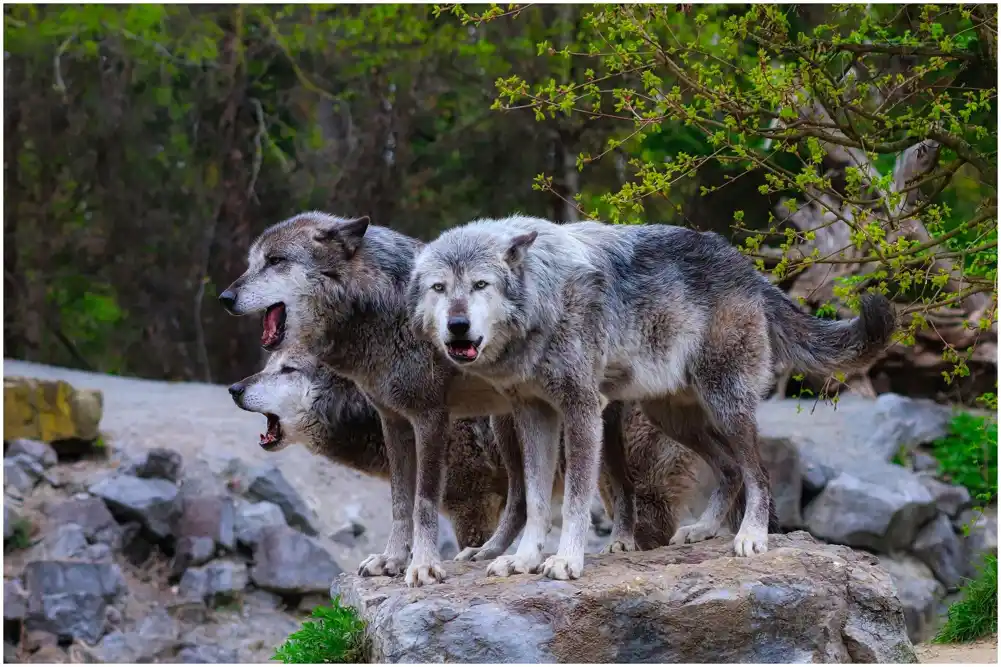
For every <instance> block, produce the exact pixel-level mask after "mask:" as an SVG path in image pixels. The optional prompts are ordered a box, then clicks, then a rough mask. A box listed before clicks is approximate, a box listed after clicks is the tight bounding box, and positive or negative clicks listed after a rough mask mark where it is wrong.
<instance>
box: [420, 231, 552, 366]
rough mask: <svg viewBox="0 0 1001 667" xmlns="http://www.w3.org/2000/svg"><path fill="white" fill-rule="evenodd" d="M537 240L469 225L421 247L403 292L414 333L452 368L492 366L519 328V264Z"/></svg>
mask: <svg viewBox="0 0 1001 667" xmlns="http://www.w3.org/2000/svg"><path fill="white" fill-rule="evenodd" d="M537 235H538V234H537V232H534V231H532V232H528V233H522V234H518V233H511V232H510V231H508V232H504V231H503V230H502V229H498V228H496V227H489V226H487V227H484V226H478V225H476V224H475V223H473V224H471V225H466V226H464V227H458V228H456V229H452V230H449V231H447V232H445V233H444V234H442V235H441V236H440V237H439V238H438V239H437V240H436V241H434V242H433V243H430V244H428V245H427V246H425V247H424V248H423V249H422V250H421V252H420V253H418V255H417V258H416V260H415V262H414V270H413V273H412V274H411V277H410V284H409V287H408V298H409V302H410V307H411V315H412V318H413V325H414V327H415V328H416V329H417V330H418V332H419V333H420V334H421V335H423V336H424V337H426V338H427V339H428V340H430V341H432V342H433V343H434V344H435V345H436V346H437V347H439V348H440V349H441V350H442V351H443V352H444V353H445V355H446V356H447V357H448V358H449V359H451V360H452V362H454V363H455V364H456V365H459V366H475V365H476V364H478V363H488V362H490V361H494V360H496V359H497V357H498V356H499V355H500V353H501V351H502V350H503V349H504V346H505V343H506V342H507V341H509V340H510V339H511V338H512V337H513V336H514V335H515V333H516V331H518V330H519V329H520V327H521V326H522V325H523V322H522V321H521V320H522V318H523V316H524V313H523V308H522V307H523V305H524V301H525V291H526V286H525V272H524V270H523V269H524V267H523V262H524V259H525V253H526V252H527V251H528V249H529V247H530V246H531V245H532V243H533V242H534V241H535V239H536V236H537Z"/></svg>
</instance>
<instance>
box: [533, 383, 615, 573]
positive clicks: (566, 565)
mask: <svg viewBox="0 0 1001 667" xmlns="http://www.w3.org/2000/svg"><path fill="white" fill-rule="evenodd" d="M564 386H565V385H564ZM575 389H576V388H575ZM560 399H561V401H560V402H561V407H562V408H563V420H564V421H563V424H564V432H563V437H564V441H563V442H564V456H565V457H566V474H565V476H564V480H563V533H562V534H561V535H560V546H559V548H558V549H557V551H556V555H555V556H550V557H549V558H548V559H546V562H545V563H543V565H542V573H543V574H544V575H546V576H547V577H549V578H550V579H577V578H578V577H580V575H581V574H582V573H583V571H584V546H585V545H586V544H587V533H588V531H589V530H590V528H591V496H592V495H593V494H594V489H595V488H596V487H597V485H598V471H599V468H600V466H601V436H602V423H601V401H600V395H599V394H598V392H597V390H596V389H595V390H592V389H591V388H589V387H580V388H579V389H577V390H575V391H574V392H573V393H572V395H564V396H561V397H560Z"/></svg>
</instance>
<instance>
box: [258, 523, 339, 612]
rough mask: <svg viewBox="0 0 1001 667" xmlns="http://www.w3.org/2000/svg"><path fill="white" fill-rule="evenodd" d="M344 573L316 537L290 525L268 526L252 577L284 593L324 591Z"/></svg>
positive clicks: (260, 540)
mask: <svg viewBox="0 0 1001 667" xmlns="http://www.w3.org/2000/svg"><path fill="white" fill-rule="evenodd" d="M340 573H341V568H340V567H339V566H338V565H337V563H335V562H334V559H333V557H332V556H331V555H330V554H329V553H327V551H326V550H325V549H324V548H323V547H321V546H320V545H319V544H318V543H316V542H315V541H314V540H312V539H310V538H309V537H306V536H305V535H303V534H302V533H299V532H297V531H295V530H293V529H292V528H289V527H288V526H267V527H265V528H262V529H261V531H260V537H259V539H258V542H257V546H256V548H255V549H254V567H253V568H252V569H251V571H250V578H251V580H252V581H253V582H254V584H256V585H257V586H259V587H260V588H263V589H265V590H270V591H274V592H276V593H282V594H289V593H294V594H303V595H305V594H308V593H323V592H326V591H327V590H328V589H329V588H330V582H331V581H333V579H334V578H335V577H336V576H337V575H339V574H340Z"/></svg>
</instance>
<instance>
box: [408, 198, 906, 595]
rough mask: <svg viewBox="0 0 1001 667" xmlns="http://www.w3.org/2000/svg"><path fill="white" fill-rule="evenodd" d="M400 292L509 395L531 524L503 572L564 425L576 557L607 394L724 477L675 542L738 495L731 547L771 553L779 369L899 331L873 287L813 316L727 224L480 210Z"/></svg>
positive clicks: (471, 369) (533, 528) (821, 361)
mask: <svg viewBox="0 0 1001 667" xmlns="http://www.w3.org/2000/svg"><path fill="white" fill-rule="evenodd" d="M408 300H409V302H410V304H411V306H410V307H411V311H412V313H413V322H412V324H413V326H414V327H415V328H417V329H418V330H419V331H420V332H421V334H422V335H423V336H424V337H425V338H426V339H427V340H430V341H432V342H433V343H434V345H435V346H436V347H437V348H438V349H439V350H440V351H441V352H442V354H444V355H445V356H446V357H447V358H448V359H449V360H450V361H451V362H452V363H453V364H454V365H455V366H456V367H457V368H461V369H462V370H463V371H464V372H465V373H468V374H470V375H478V376H480V377H482V378H484V379H485V380H487V381H489V382H490V383H491V384H493V385H494V386H495V387H496V388H497V389H498V390H499V391H501V392H503V393H504V394H505V395H507V396H508V397H509V399H510V400H511V401H512V405H513V406H514V410H515V412H514V417H515V423H516V428H517V431H518V436H519V439H520V440H521V443H522V445H523V447H524V458H525V470H526V473H525V485H526V492H527V497H528V501H527V502H528V506H527V510H528V524H527V526H526V529H525V532H524V534H523V537H522V540H521V542H520V543H519V546H518V551H517V553H516V554H515V556H513V557H503V560H504V562H499V561H502V559H498V560H496V561H494V563H493V564H492V565H491V567H495V569H496V570H498V572H497V573H499V574H503V573H505V572H503V571H508V572H521V571H525V569H526V564H527V563H531V562H534V561H535V560H536V559H538V558H539V554H538V551H539V544H538V534H539V531H540V528H539V526H542V525H544V522H545V519H544V516H543V515H544V514H545V513H548V510H549V496H550V492H551V488H552V483H551V480H552V475H553V470H554V468H553V459H554V452H555V451H556V448H557V435H558V433H559V428H560V425H561V424H562V425H563V427H564V429H565V430H564V437H565V452H566V459H567V460H566V487H567V493H566V495H565V496H564V503H563V523H564V532H563V534H562V536H561V541H560V547H559V550H558V552H557V554H556V555H555V556H553V557H551V558H550V559H549V560H548V561H547V563H546V566H545V569H546V570H547V571H555V572H556V574H554V575H551V576H557V577H559V578H564V575H567V576H570V577H574V576H579V573H580V570H581V569H582V567H583V550H582V545H583V538H584V533H585V531H586V530H587V525H588V524H587V499H588V495H587V489H589V488H590V487H591V485H593V483H594V481H595V479H596V476H597V462H598V456H599V451H600V446H601V413H602V404H603V402H604V401H622V400H630V401H640V402H641V404H642V409H643V412H644V413H645V414H646V416H647V417H648V418H649V419H650V421H652V422H653V423H654V424H656V425H657V426H658V427H659V428H660V429H661V430H662V431H663V432H664V433H665V434H666V435H668V436H669V437H671V438H673V439H674V440H677V441H678V442H680V443H681V444H683V445H685V446H687V447H689V448H691V449H692V450H693V451H695V452H696V453H698V454H699V455H700V456H702V457H703V458H704V459H705V460H706V462H707V463H708V464H709V465H710V466H711V467H712V468H713V469H714V471H715V472H716V474H717V476H718V479H719V484H718V487H717V488H716V490H715V491H714V492H713V494H712V496H711V498H710V501H709V505H708V507H707V508H706V510H705V512H703V514H702V516H701V517H699V519H698V521H697V522H696V523H694V524H692V525H690V526H685V527H683V528H681V529H679V531H678V533H677V535H676V536H675V537H674V539H673V540H672V541H674V542H693V541H697V540H702V539H707V538H709V537H712V536H715V535H717V534H718V533H719V531H720V529H721V527H722V526H723V524H724V522H725V516H726V514H727V511H728V508H729V507H730V506H731V501H736V502H738V503H740V504H741V505H742V509H743V519H742V521H741V524H740V527H739V529H738V531H737V534H736V536H735V538H734V551H735V553H736V554H737V555H738V556H749V555H751V554H753V553H761V552H764V551H766V550H767V545H768V526H769V524H770V523H773V521H772V519H773V516H774V510H773V508H772V503H771V500H770V494H769V492H768V480H767V475H766V473H765V471H764V469H763V467H762V465H761V461H760V457H759V454H758V448H757V432H756V423H755V410H756V407H757V404H758V402H759V401H760V400H761V398H762V396H763V394H764V392H765V391H766V390H767V389H768V387H769V385H770V384H771V381H772V373H773V368H774V367H775V366H781V365H783V364H791V365H794V366H798V367H801V368H804V369H809V370H815V371H831V370H835V369H848V368H850V367H852V366H855V365H859V364H862V363H864V362H865V361H866V360H868V359H869V358H871V357H872V356H874V355H876V354H878V353H879V352H880V351H881V350H882V349H883V348H884V347H885V345H886V344H887V343H888V341H889V338H890V336H891V334H892V332H893V331H894V328H895V322H894V314H893V310H892V307H891V306H890V304H889V302H888V301H887V300H886V299H885V298H883V297H880V296H876V295H867V296H865V297H863V300H862V312H861V315H860V316H859V317H858V318H856V319H854V320H851V321H848V322H832V321H825V320H821V319H818V318H814V317H812V316H809V315H805V314H804V313H802V312H800V311H799V309H797V308H796V307H795V305H794V304H793V303H792V302H791V301H790V300H789V299H788V298H787V297H786V296H785V294H783V293H782V292H781V291H780V290H779V289H778V288H776V287H775V286H773V285H772V284H771V283H770V282H768V280H767V279H765V277H764V276H762V275H761V274H759V273H758V272H757V271H756V270H755V269H754V267H753V265H752V264H751V262H750V261H749V260H748V259H747V258H745V257H744V256H743V255H741V254H740V253H739V252H738V251H737V250H736V249H735V248H733V247H732V246H731V245H730V244H729V243H728V242H727V241H726V240H725V239H724V238H723V237H721V236H719V235H717V234H712V233H699V232H695V231H692V230H688V229H683V228H679V227H673V226H668V225H644V226H619V225H607V224H603V223H597V222H582V223H574V224H565V225H557V224H555V223H552V222H550V221H547V220H542V219H539V218H528V217H520V216H515V217H510V218H506V219H502V220H494V219H486V220H477V221H473V222H471V223H468V224H466V225H463V226H461V227H457V228H453V229H451V230H448V231H446V232H444V233H443V234H442V235H441V236H439V237H438V239H437V240H435V241H433V242H432V243H429V244H427V245H426V246H425V247H423V248H422V249H421V251H420V252H419V253H418V256H417V258H416V260H415V262H414V271H413V273H412V276H411V280H410V285H409V287H408ZM741 487H742V489H743V493H740V492H739V490H740V488H741Z"/></svg>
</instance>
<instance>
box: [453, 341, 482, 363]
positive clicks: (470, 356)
mask: <svg viewBox="0 0 1001 667" xmlns="http://www.w3.org/2000/svg"><path fill="white" fill-rule="evenodd" d="M482 342H483V336H480V338H479V340H477V341H475V342H474V341H471V340H450V341H448V342H447V343H446V344H445V349H446V350H448V356H449V357H451V358H452V359H453V360H454V361H458V362H459V363H462V364H468V363H470V362H472V361H476V358H477V357H478V356H480V343H482Z"/></svg>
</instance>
